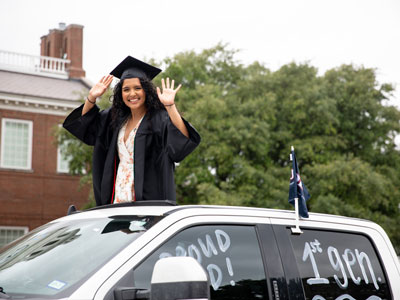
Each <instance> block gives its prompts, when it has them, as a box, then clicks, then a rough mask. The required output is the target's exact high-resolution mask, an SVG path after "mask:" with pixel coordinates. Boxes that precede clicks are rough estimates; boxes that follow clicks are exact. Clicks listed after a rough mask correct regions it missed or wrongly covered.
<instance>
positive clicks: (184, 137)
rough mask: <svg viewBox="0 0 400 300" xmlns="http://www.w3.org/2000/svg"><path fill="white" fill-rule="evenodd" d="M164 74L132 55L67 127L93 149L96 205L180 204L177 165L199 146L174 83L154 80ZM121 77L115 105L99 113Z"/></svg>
mask: <svg viewBox="0 0 400 300" xmlns="http://www.w3.org/2000/svg"><path fill="white" fill-rule="evenodd" d="M160 72H161V70H160V69H158V68H155V67H153V66H150V65H148V64H146V63H144V62H142V61H140V60H137V59H135V58H133V57H131V56H128V57H127V58H126V59H125V60H123V61H122V62H121V63H120V64H119V65H118V66H117V67H116V68H115V69H114V70H113V71H112V72H111V73H110V75H108V76H105V77H103V78H102V79H101V80H100V81H99V82H98V83H97V84H96V85H94V86H93V87H92V89H91V90H90V91H89V95H88V96H87V98H86V100H85V103H84V104H83V105H81V106H80V107H78V108H77V109H75V110H74V111H72V112H71V114H70V115H69V116H68V117H67V118H66V120H65V122H64V128H66V129H67V130H68V131H69V132H71V133H72V134H73V135H75V136H76V137H77V138H78V139H80V140H81V141H83V142H84V143H86V144H88V145H93V146H94V150H93V170H92V171H93V188H94V196H95V199H96V204H97V205H98V206H99V205H105V204H110V203H120V202H132V201H141V200H172V201H176V195H175V182H174V166H175V164H174V163H175V162H179V161H181V160H182V159H184V158H185V157H186V156H187V155H188V154H189V153H191V152H192V151H193V150H194V149H195V148H196V147H197V145H198V144H199V143H200V136H199V134H198V133H197V131H196V130H195V129H194V128H193V127H192V126H191V125H190V124H189V123H188V122H187V121H186V120H184V119H183V118H182V117H181V116H180V114H179V112H178V110H177V108H176V105H175V102H174V101H175V95H176V93H177V92H178V91H179V89H180V87H181V85H179V86H178V87H177V88H176V89H174V81H173V80H172V82H170V81H169V78H167V80H166V82H165V81H164V79H162V90H160V88H158V87H157V89H155V87H154V85H153V83H152V82H151V80H152V79H153V78H154V77H155V76H156V75H157V74H158V73H160ZM113 75H114V76H115V77H117V78H120V81H119V83H118V84H117V85H116V86H115V88H114V94H113V103H112V107H111V108H110V109H107V110H103V111H99V108H98V107H97V105H96V99H97V98H98V97H100V96H101V95H103V94H104V92H105V91H106V90H107V88H108V87H109V86H110V84H111V82H112V80H113Z"/></svg>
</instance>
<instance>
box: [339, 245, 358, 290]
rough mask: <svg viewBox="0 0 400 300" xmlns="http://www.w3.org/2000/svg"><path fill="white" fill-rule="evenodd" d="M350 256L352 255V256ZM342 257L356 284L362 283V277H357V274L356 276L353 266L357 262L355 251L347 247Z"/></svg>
mask: <svg viewBox="0 0 400 300" xmlns="http://www.w3.org/2000/svg"><path fill="white" fill-rule="evenodd" d="M349 256H351V258H350V257H349ZM342 257H343V260H344V262H345V264H346V266H347V270H348V271H349V274H350V278H351V280H353V282H354V283H355V284H357V285H360V284H361V278H360V277H357V278H356V276H354V273H353V269H352V268H351V267H352V266H354V265H355V263H356V257H355V256H354V253H353V252H352V251H351V250H350V249H346V250H344V253H343V255H342Z"/></svg>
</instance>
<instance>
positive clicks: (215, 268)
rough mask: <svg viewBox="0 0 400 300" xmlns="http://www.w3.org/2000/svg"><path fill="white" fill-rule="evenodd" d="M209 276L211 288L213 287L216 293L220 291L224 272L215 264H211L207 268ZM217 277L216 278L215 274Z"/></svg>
mask: <svg viewBox="0 0 400 300" xmlns="http://www.w3.org/2000/svg"><path fill="white" fill-rule="evenodd" d="M207 271H208V275H209V277H210V282H211V286H212V287H213V289H214V291H216V290H218V289H219V287H220V285H221V282H222V272H221V269H220V268H219V267H218V266H217V265H214V264H209V265H208V266H207ZM214 271H215V272H216V273H217V276H215V272H214Z"/></svg>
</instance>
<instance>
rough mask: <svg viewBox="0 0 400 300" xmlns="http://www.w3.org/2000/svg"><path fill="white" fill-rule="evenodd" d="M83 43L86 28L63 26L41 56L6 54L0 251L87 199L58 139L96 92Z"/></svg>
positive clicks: (1, 65)
mask: <svg viewBox="0 0 400 300" xmlns="http://www.w3.org/2000/svg"><path fill="white" fill-rule="evenodd" d="M82 46H83V26H80V25H75V24H71V25H69V26H65V24H63V23H60V27H59V28H58V29H52V30H50V31H49V33H48V34H47V35H45V36H43V37H42V38H41V55H40V56H33V55H26V54H20V53H15V52H7V51H3V50H0V247H1V246H2V245H4V244H6V243H8V242H10V241H11V240H13V239H15V238H16V237H18V236H20V235H22V234H24V233H26V232H27V231H30V230H32V229H33V228H35V227H37V226H39V225H42V224H44V223H46V222H48V221H50V220H53V219H55V218H57V217H60V216H62V215H65V213H66V212H67V209H68V207H69V205H70V204H75V205H76V206H77V207H80V206H82V205H83V204H84V203H85V202H86V201H87V197H88V189H87V188H86V189H79V177H77V176H72V175H69V174H68V159H67V158H65V157H62V155H61V154H60V149H59V146H57V145H56V143H55V138H54V136H53V130H54V128H55V127H56V126H57V125H58V124H61V123H62V121H63V120H64V118H65V116H66V115H67V114H68V112H69V111H71V110H72V109H73V108H75V107H77V106H78V105H79V104H80V102H79V100H80V99H81V98H82V95H84V94H87V92H88V89H89V88H90V84H89V83H88V82H87V80H86V79H85V71H84V70H83V68H82Z"/></svg>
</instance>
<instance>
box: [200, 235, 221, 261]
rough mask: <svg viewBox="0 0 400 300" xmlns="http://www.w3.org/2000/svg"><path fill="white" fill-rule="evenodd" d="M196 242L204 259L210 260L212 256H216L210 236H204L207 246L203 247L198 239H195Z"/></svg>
mask: <svg viewBox="0 0 400 300" xmlns="http://www.w3.org/2000/svg"><path fill="white" fill-rule="evenodd" d="M197 242H198V243H199V245H200V248H201V250H202V251H203V254H204V255H205V256H206V257H208V258H210V257H211V256H212V255H213V254H214V255H217V254H218V252H217V249H216V248H215V246H214V242H213V241H212V239H211V237H210V235H208V234H206V244H207V246H206V245H204V243H203V241H202V240H201V239H200V238H198V239H197Z"/></svg>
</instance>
